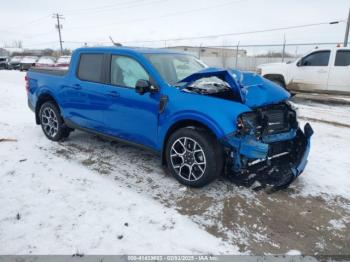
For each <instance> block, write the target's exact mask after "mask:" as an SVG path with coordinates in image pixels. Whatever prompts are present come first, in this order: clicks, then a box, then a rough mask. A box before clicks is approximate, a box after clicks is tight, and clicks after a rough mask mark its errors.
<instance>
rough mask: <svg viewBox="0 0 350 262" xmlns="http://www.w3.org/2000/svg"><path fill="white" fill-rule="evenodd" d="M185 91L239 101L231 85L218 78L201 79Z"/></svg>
mask: <svg viewBox="0 0 350 262" xmlns="http://www.w3.org/2000/svg"><path fill="white" fill-rule="evenodd" d="M183 91H185V92H189V93H197V94H201V95H209V96H214V97H219V98H223V99H227V100H233V101H235V100H237V99H236V98H235V96H234V95H233V93H232V90H231V88H230V85H229V84H228V83H227V82H225V81H223V80H221V79H220V78H218V77H216V76H212V77H204V78H200V79H198V80H196V81H194V82H193V83H191V84H190V85H188V86H187V87H186V88H184V89H183Z"/></svg>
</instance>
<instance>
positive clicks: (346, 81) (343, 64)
mask: <svg viewBox="0 0 350 262" xmlns="http://www.w3.org/2000/svg"><path fill="white" fill-rule="evenodd" d="M328 90H329V91H338V92H346V93H350V50H349V49H339V50H337V52H336V54H335V60H334V64H333V65H331V67H330V72H329V80H328Z"/></svg>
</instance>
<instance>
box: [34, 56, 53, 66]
mask: <svg viewBox="0 0 350 262" xmlns="http://www.w3.org/2000/svg"><path fill="white" fill-rule="evenodd" d="M55 62H56V58H55V57H53V56H42V57H40V58H39V60H38V61H37V62H36V63H35V66H36V67H52V66H55Z"/></svg>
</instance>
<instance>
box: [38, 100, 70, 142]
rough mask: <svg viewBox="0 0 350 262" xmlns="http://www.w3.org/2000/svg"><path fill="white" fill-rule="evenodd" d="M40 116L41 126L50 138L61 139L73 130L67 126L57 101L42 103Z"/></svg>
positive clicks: (53, 139)
mask: <svg viewBox="0 0 350 262" xmlns="http://www.w3.org/2000/svg"><path fill="white" fill-rule="evenodd" d="M39 117H40V124H41V128H42V130H43V132H44V134H45V136H46V137H47V138H48V139H50V140H52V141H59V140H61V139H63V138H67V137H68V136H69V134H70V131H71V130H70V129H69V128H68V127H66V126H65V124H64V121H63V119H62V117H61V113H60V110H59V108H58V107H57V105H56V104H55V102H53V101H48V102H45V103H44V104H42V106H41V107H40V110H39ZM50 119H51V120H50Z"/></svg>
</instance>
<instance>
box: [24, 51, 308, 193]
mask: <svg viewBox="0 0 350 262" xmlns="http://www.w3.org/2000/svg"><path fill="white" fill-rule="evenodd" d="M25 79H26V89H27V92H28V104H29V107H30V108H31V109H32V110H33V111H34V112H35V119H36V123H37V124H40V125H41V127H42V130H43V132H44V134H45V135H46V137H47V138H48V139H50V140H53V141H58V140H61V139H65V138H67V137H68V136H69V134H70V132H72V131H73V130H75V129H80V130H85V131H88V132H92V133H95V134H99V135H101V136H104V137H107V138H112V139H117V140H121V141H125V142H128V143H131V144H134V145H139V146H142V147H144V148H148V149H150V150H152V151H155V152H157V153H158V154H159V155H160V157H161V161H162V164H163V165H164V166H166V168H167V169H168V170H169V172H170V173H171V174H172V175H173V176H174V177H175V178H176V179H177V180H179V181H180V182H181V183H183V184H185V185H188V186H193V187H201V186H204V185H206V184H208V183H210V182H211V181H213V180H214V179H216V178H217V177H219V176H220V175H222V174H226V175H227V176H228V177H230V178H233V180H235V179H236V180H235V181H238V182H242V183H243V184H249V185H251V182H252V181H260V182H261V183H263V182H262V181H270V182H268V183H269V184H271V185H272V186H273V188H284V187H287V186H288V185H289V184H290V183H291V182H292V181H293V180H294V179H295V178H296V177H298V176H299V175H300V173H302V172H303V170H304V167H305V165H306V162H307V157H308V154H309V148H310V137H311V135H312V134H313V130H312V128H311V126H310V125H309V124H306V125H305V127H304V129H303V130H302V129H300V128H299V125H298V122H297V113H296V111H295V108H294V107H293V104H292V103H291V102H289V101H288V100H289V98H290V95H289V93H288V92H287V91H286V90H284V89H282V88H281V87H279V86H277V85H275V84H274V83H272V82H270V81H269V80H267V79H264V78H262V77H260V76H259V75H256V74H254V73H246V72H240V71H236V70H226V69H219V68H209V67H207V66H206V65H205V64H204V63H203V62H201V61H199V60H198V59H196V58H195V57H194V56H191V55H188V54H183V53H178V52H173V51H169V50H164V49H141V48H129V47H94V48H80V49H77V50H76V51H75V52H74V53H73V56H72V60H71V63H70V65H69V68H68V69H66V70H64V69H55V68H46V69H45V68H32V69H30V70H29V72H28V73H27V75H26V78H25ZM266 178H269V180H266ZM259 179H260V180H259ZM265 184H266V183H265Z"/></svg>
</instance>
